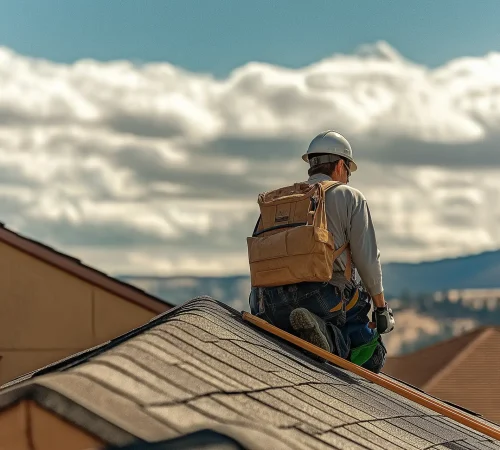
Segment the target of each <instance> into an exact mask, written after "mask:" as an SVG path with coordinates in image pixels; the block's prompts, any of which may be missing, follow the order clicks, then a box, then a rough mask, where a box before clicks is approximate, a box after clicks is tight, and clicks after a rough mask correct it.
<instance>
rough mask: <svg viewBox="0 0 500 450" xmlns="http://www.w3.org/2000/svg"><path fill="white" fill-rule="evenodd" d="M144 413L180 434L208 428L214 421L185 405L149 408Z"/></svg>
mask: <svg viewBox="0 0 500 450" xmlns="http://www.w3.org/2000/svg"><path fill="white" fill-rule="evenodd" d="M146 412H147V413H148V414H150V415H151V416H152V417H155V418H158V419H160V420H162V421H163V422H165V423H167V424H168V425H169V426H170V427H171V428H173V429H175V430H177V431H178V432H180V433H182V434H183V433H185V432H186V431H188V430H191V429H192V428H193V427H196V428H200V429H203V428H210V427H211V426H212V425H213V424H214V423H216V421H214V420H213V419H211V418H210V417H208V416H206V415H205V414H202V413H200V412H198V411H197V410H195V409H193V408H191V407H189V406H188V405H185V404H177V405H168V406H150V407H148V408H147V409H146Z"/></svg>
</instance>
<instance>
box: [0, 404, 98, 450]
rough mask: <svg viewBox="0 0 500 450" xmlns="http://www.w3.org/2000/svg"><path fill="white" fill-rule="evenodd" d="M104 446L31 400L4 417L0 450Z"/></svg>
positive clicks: (1, 418)
mask: <svg viewBox="0 0 500 450" xmlns="http://www.w3.org/2000/svg"><path fill="white" fill-rule="evenodd" d="M104 445H105V444H104V442H102V441H101V440H99V439H97V438H96V437H94V436H91V435H90V434H88V433H86V432H85V431H83V430H81V429H79V428H77V427H76V426H74V425H72V424H70V423H68V422H66V421H64V420H62V419H60V418H59V417H57V416H55V415H54V414H52V413H50V412H48V411H45V410H44V409H42V408H40V407H39V406H38V405H36V404H35V403H33V402H31V401H23V402H21V403H19V404H17V405H15V406H13V407H11V408H9V409H8V410H6V411H3V412H2V413H1V414H0V450H34V449H36V450H67V449H72V450H89V449H100V448H103V447H104Z"/></svg>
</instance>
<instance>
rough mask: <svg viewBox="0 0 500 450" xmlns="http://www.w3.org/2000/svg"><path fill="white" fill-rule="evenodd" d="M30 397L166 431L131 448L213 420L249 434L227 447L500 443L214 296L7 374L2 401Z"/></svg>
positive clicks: (88, 421) (218, 428) (110, 428)
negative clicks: (324, 358)
mask: <svg viewBox="0 0 500 450" xmlns="http://www.w3.org/2000/svg"><path fill="white" fill-rule="evenodd" d="M22 400H32V401H34V402H36V403H37V404H38V405H39V406H41V407H42V408H44V409H46V410H49V411H52V412H53V413H55V414H58V415H60V416H62V417H64V418H65V419H66V420H67V421H69V422H71V423H73V424H76V425H77V426H78V427H80V428H82V429H84V430H86V431H87V432H90V433H91V434H93V435H94V436H97V437H98V438H100V439H102V440H103V441H105V442H107V443H109V444H112V445H114V446H125V445H127V444H130V443H131V442H132V441H136V440H140V441H150V442H151V441H162V440H167V442H166V443H164V444H162V446H151V447H149V446H146V445H138V446H134V447H129V448H130V449H132V448H136V449H139V448H141V449H142V448H143V449H146V448H175V447H174V446H169V445H168V440H169V439H175V438H179V437H181V436H184V438H183V440H184V441H185V443H186V442H187V441H188V440H189V439H190V436H189V435H190V433H194V432H196V431H199V430H203V429H209V430H213V431H214V432H215V434H217V433H219V434H222V435H226V436H228V437H229V438H230V439H231V442H233V441H232V440H235V441H237V442H238V443H239V445H240V447H238V446H237V445H233V444H229V443H228V444H227V445H228V446H227V447H223V448H246V449H269V448H272V449H277V450H279V449H308V450H309V449H313V450H314V449H318V450H321V449H342V450H362V449H363V450H365V449H373V450H375V449H377V450H379V449H387V450H400V449H412V450H414V449H431V448H432V449H440V450H444V449H453V450H472V449H475V450H492V449H500V442H499V441H493V440H491V439H490V438H488V437H487V436H485V435H482V434H480V433H478V432H476V431H474V430H472V429H470V428H467V427H465V426H463V425H461V424H459V423H457V422H454V421H453V420H451V419H448V418H445V417H443V416H441V415H439V414H437V413H435V412H434V411H431V410H429V409H427V408H424V407H422V406H420V405H418V404H416V403H413V402H411V401H410V400H407V399H406V398H404V397H401V396H399V395H397V394H395V393H393V392H391V391H389V390H387V389H384V388H382V387H380V386H378V385H375V384H372V383H370V382H368V381H366V380H365V379H363V378H361V377H359V376H356V375H353V374H352V373H349V372H347V371H345V370H342V369H339V368H337V367H335V366H333V365H330V364H326V363H320V362H318V361H316V360H314V359H312V358H310V357H309V356H308V355H307V354H305V353H304V352H303V351H301V350H300V349H298V348H296V347H294V346H292V345H291V344H288V343H287V342H285V341H283V340H281V339H278V338H277V337H276V336H273V335H270V334H267V333H265V332H263V331H261V330H259V329H257V328H254V327H252V326H251V325H249V324H248V323H246V322H243V321H242V319H241V315H240V313H239V312H237V311H235V310H234V309H232V308H230V307H228V306H226V305H224V304H221V303H219V302H216V301H215V300H213V299H211V298H208V297H201V298H197V299H193V300H192V301H189V302H187V303H186V304H184V305H182V306H179V307H176V308H173V309H171V310H170V311H168V312H166V313H164V314H162V315H160V316H159V317H157V318H156V319H154V320H152V321H151V322H149V323H148V324H146V325H144V326H142V327H140V328H137V329H136V330H133V331H131V332H129V333H127V334H126V335H123V336H121V337H120V338H117V339H114V340H112V341H110V342H109V343H106V344H103V345H101V346H99V347H97V348H95V349H92V350H89V351H87V352H84V353H82V354H80V355H76V356H74V357H71V358H68V359H66V360H65V361H62V362H59V363H56V364H53V365H50V366H48V367H46V368H44V369H41V370H39V371H36V372H34V373H32V374H29V375H27V376H26V377H20V378H19V379H17V380H14V381H13V382H11V383H9V384H7V385H4V387H3V388H2V389H1V390H0V411H1V410H2V409H5V408H7V407H9V406H11V405H13V404H14V403H16V402H20V401H22ZM499 428H500V427H499ZM220 442H221V447H219V448H222V441H220ZM177 448H194V446H189V445H188V444H185V446H182V447H177ZM196 448H199V447H196ZM207 448H216V447H215V446H214V447H207Z"/></svg>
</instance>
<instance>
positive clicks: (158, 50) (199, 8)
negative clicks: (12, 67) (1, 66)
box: [0, 0, 500, 76]
mask: <svg viewBox="0 0 500 450" xmlns="http://www.w3.org/2000/svg"><path fill="white" fill-rule="evenodd" d="M499 17H500V1H498V0H481V1H478V2H473V1H471V0H469V1H466V0H439V1H436V0H419V1H404V0H385V1H383V0H358V1H351V2H345V1H335V0H307V1H305V0H304V1H297V0H288V1H287V0H252V1H239V0H232V1H230V0H197V1H194V0H148V1H118V0H108V1H102V0H71V1H61V0H43V1H40V0H30V1H28V0H9V1H6V0H0V45H4V46H7V47H10V48H11V49H13V50H15V51H16V52H19V53H21V54H24V55H27V56H38V57H43V58H47V59H50V60H53V61H57V62H73V61H75V60H77V59H81V58H92V59H98V60H110V59H129V60H136V61H169V62H171V63H173V64H175V65H178V66H181V67H185V68H187V69H189V70H193V71H202V72H211V73H213V74H215V75H216V76H225V75H227V73H228V72H229V71H231V70H232V69H234V68H236V67H238V66H240V65H242V64H244V63H246V62H248V61H265V62H270V63H273V64H278V65H284V66H288V67H300V66H303V65H307V64H310V63H312V62H316V61H318V60H319V59H321V58H324V57H326V56H329V55H331V54H333V53H335V52H346V53H351V52H352V51H353V50H354V49H355V48H356V47H357V46H358V45H360V44H363V43H371V42H374V41H376V40H380V39H382V40H386V41H387V42H389V43H390V44H391V45H392V46H393V47H395V48H396V49H397V50H398V51H400V52H401V53H402V54H403V55H404V56H405V57H407V58H410V59H412V60H414V61H416V62H419V63H423V64H426V65H429V66H431V67H434V66H437V65H440V64H443V63H445V62H446V61H448V60H450V59H453V58H456V57H460V56H481V55H484V54H486V53H488V52H489V51H493V50H500V26H498V18H499Z"/></svg>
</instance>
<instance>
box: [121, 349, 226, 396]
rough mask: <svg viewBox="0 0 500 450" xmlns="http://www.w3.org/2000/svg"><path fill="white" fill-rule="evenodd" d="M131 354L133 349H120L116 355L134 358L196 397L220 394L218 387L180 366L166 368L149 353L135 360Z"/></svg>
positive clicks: (151, 371)
mask: <svg viewBox="0 0 500 450" xmlns="http://www.w3.org/2000/svg"><path fill="white" fill-rule="evenodd" d="M134 350H135V349H134ZM131 353H132V349H127V350H126V351H125V350H124V349H120V350H117V352H116V355H117V356H122V357H123V358H130V359H132V358H133V359H134V360H135V361H137V364H140V365H141V366H142V367H143V368H144V369H146V370H148V371H149V372H150V373H152V374H155V375H156V376H158V377H160V378H162V379H164V380H166V381H169V382H172V381H171V380H175V384H177V385H178V386H179V387H182V389H184V390H186V391H188V392H191V393H192V394H194V395H207V394H212V393H215V392H219V390H220V389H219V388H218V387H217V386H215V385H213V384H211V383H207V382H205V381H204V380H202V379H201V378H199V377H197V376H195V375H192V374H191V373H189V372H187V371H185V370H183V369H182V368H180V367H179V366H176V365H169V366H167V367H166V366H165V365H164V364H163V363H162V362H161V361H160V360H159V359H158V358H155V357H154V356H153V355H151V354H150V353H148V352H140V355H137V354H136V355H135V358H134V356H132V355H131ZM138 353H139V352H138Z"/></svg>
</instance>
